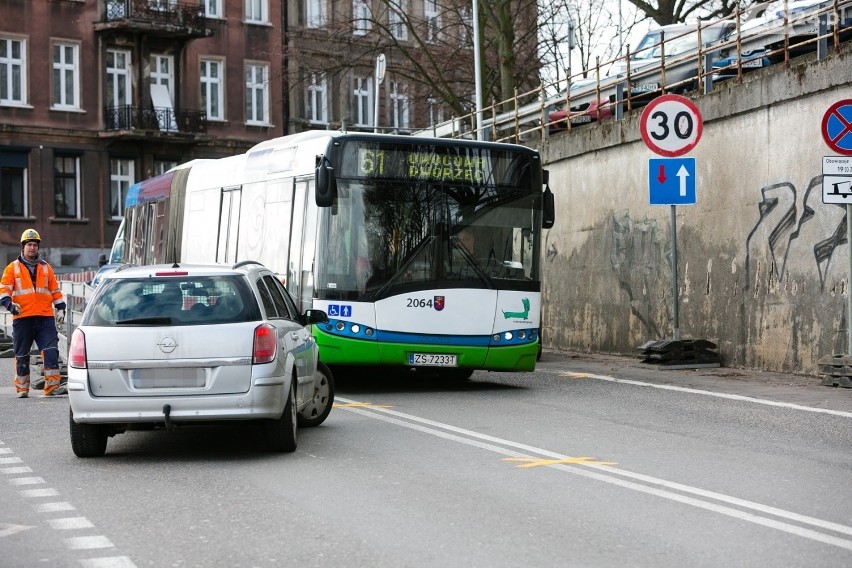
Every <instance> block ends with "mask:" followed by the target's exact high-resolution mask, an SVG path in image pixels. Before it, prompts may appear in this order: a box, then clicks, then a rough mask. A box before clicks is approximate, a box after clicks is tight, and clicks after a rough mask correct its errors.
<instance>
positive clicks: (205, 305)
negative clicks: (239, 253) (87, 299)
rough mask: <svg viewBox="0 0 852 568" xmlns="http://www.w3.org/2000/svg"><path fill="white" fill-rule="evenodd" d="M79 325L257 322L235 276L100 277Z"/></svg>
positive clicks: (247, 293)
mask: <svg viewBox="0 0 852 568" xmlns="http://www.w3.org/2000/svg"><path fill="white" fill-rule="evenodd" d="M101 288H102V290H99V292H100V293H99V294H98V295H97V296H95V298H93V300H92V304H91V305H90V306H89V307H88V308H87V310H86V314H85V316H84V318H83V322H82V323H83V325H91V326H111V325H208V324H222V323H238V322H245V321H257V320H259V319H260V310H259V308H258V306H257V302H256V301H255V299H254V295H253V294H252V292H251V290H250V289H249V286H248V284H247V282H246V281H245V279H244V278H242V277H241V276H239V275H221V276H168V277H150V278H138V279H136V278H134V279H130V278H113V279H107V280H104V282H103V284H102V285H101Z"/></svg>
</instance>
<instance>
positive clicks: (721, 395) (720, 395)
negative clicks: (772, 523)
mask: <svg viewBox="0 0 852 568" xmlns="http://www.w3.org/2000/svg"><path fill="white" fill-rule="evenodd" d="M543 371H544V372H545V373H550V374H559V375H560V376H570V375H576V376H581V377H582V378H584V379H595V380H598V381H609V382H612V383H622V384H626V385H634V386H637V387H650V388H655V389H662V390H671V391H678V392H688V393H691V394H701V395H704V396H715V397H717V398H726V399H728V400H739V401H744V402H753V403H756V404H764V405H766V406H778V407H781V408H792V409H795V410H804V411H807V412H818V413H820V414H832V415H834V416H843V417H844V418H852V412H844V411H842V410H831V409H830V408H817V407H815V406H803V405H801V404H793V403H792V402H778V401H777V400H768V399H765V398H756V397H753V396H745V395H741V394H729V393H724V392H713V391H707V390H702V389H694V388H690V387H679V386H675V385H658V384H656V383H646V382H642V381H634V380H632V379H618V378H616V377H610V376H609V375H595V374H593V373H583V372H578V371H559V370H556V369H547V370H544V369H543Z"/></svg>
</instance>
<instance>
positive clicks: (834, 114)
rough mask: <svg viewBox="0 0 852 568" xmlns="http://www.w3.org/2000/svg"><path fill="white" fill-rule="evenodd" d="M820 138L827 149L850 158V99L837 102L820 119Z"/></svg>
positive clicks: (851, 153) (851, 136) (851, 126)
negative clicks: (826, 145)
mask: <svg viewBox="0 0 852 568" xmlns="http://www.w3.org/2000/svg"><path fill="white" fill-rule="evenodd" d="M822 137H823V139H824V140H825V143H826V144H828V147H829V148H831V149H832V150H834V151H835V152H837V153H838V154H842V155H844V156H852V99H844V100H842V101H837V102H836V103H834V104H833V105H831V106H830V107H829V108H828V110H827V111H826V112H825V115H824V116H823V117H822Z"/></svg>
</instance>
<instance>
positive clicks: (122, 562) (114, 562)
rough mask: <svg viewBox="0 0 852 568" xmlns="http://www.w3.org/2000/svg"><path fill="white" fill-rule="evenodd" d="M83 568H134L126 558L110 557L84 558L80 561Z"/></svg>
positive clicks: (134, 565) (131, 562)
mask: <svg viewBox="0 0 852 568" xmlns="http://www.w3.org/2000/svg"><path fill="white" fill-rule="evenodd" d="M80 564H82V565H83V568H136V564H134V563H133V561H132V560H130V558H128V557H127V556H111V557H108V558H86V559H85V560H80Z"/></svg>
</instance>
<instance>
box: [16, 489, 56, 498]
mask: <svg viewBox="0 0 852 568" xmlns="http://www.w3.org/2000/svg"><path fill="white" fill-rule="evenodd" d="M19 493H20V494H21V496H22V497H27V498H30V499H34V498H36V497H56V496H57V495H59V491H57V490H56V489H52V488H47V489H25V490H23V491H19Z"/></svg>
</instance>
